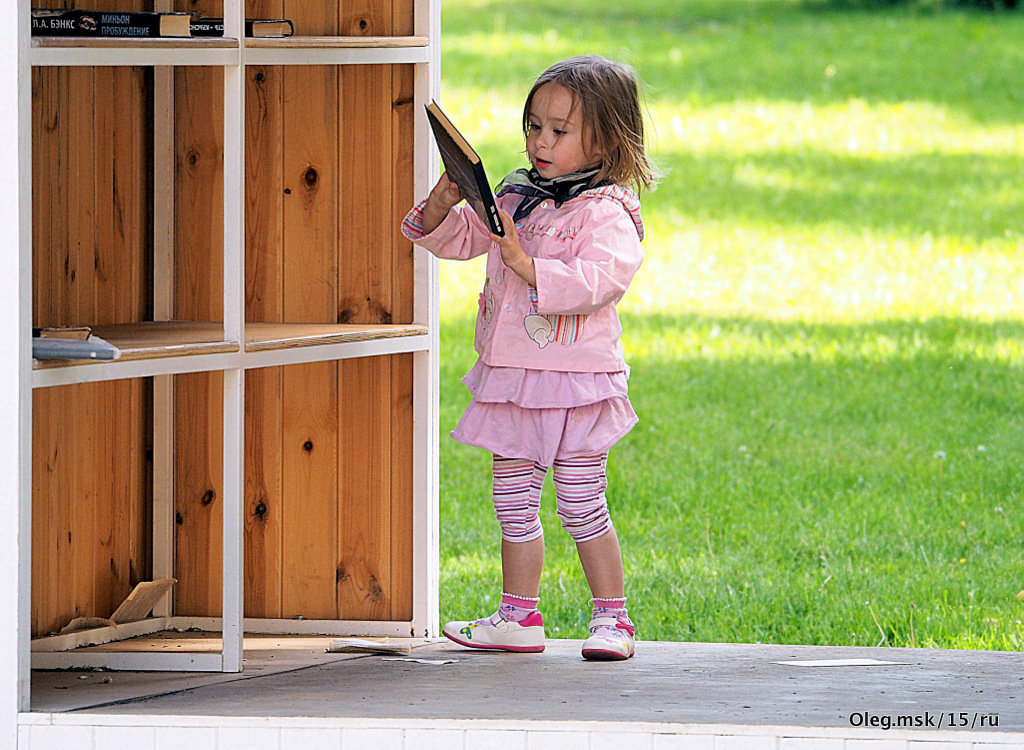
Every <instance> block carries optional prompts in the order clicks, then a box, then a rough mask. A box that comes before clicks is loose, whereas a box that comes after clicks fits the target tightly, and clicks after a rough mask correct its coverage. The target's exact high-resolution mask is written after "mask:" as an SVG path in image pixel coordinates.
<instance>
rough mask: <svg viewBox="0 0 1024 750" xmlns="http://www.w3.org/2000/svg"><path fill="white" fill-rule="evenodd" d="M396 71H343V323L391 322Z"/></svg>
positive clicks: (340, 310)
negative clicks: (391, 93)
mask: <svg viewBox="0 0 1024 750" xmlns="http://www.w3.org/2000/svg"><path fill="white" fill-rule="evenodd" d="M390 90H391V70H390V66H386V65H360V66H349V67H345V68H342V69H341V94H340V96H339V97H338V101H339V108H338V120H339V122H340V123H342V128H343V132H344V137H343V139H342V141H341V144H340V146H339V149H340V152H341V156H340V163H341V167H342V174H341V183H342V184H343V185H344V186H345V190H344V191H343V198H342V199H341V200H340V203H339V206H338V214H339V216H340V217H341V226H340V236H339V245H340V247H341V248H342V252H341V259H340V262H339V264H338V275H339V281H338V286H339V289H340V294H339V301H338V322H340V323H391V322H392V319H393V318H392V310H391V306H392V302H393V299H392V287H391V261H390V258H391V252H392V249H391V247H390V244H391V238H392V232H391V227H390V224H389V222H390V220H391V218H392V216H393V211H392V200H391V199H392V191H391V179H392V169H391V159H392V143H391V100H390V97H389V95H388V92H389V91H390Z"/></svg>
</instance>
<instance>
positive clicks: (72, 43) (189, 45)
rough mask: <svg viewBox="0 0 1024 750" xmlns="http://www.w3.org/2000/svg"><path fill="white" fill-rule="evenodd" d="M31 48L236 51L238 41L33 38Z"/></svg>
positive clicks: (185, 38)
mask: <svg viewBox="0 0 1024 750" xmlns="http://www.w3.org/2000/svg"><path fill="white" fill-rule="evenodd" d="M32 46H33V47H35V48H40V49H63V48H82V49H108V48H112V47H117V48H120V49H167V48H168V47H174V48H180V49H183V50H184V49H195V48H197V47H198V48H200V49H237V47H238V40H237V39H232V38H230V37H227V38H225V37H213V38H210V37H145V38H141V39H140V38H133V39H124V38H120V37H77V36H34V37H32Z"/></svg>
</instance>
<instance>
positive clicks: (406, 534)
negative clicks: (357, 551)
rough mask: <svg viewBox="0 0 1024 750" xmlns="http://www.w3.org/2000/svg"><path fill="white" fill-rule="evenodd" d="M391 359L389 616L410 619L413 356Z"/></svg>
mask: <svg viewBox="0 0 1024 750" xmlns="http://www.w3.org/2000/svg"><path fill="white" fill-rule="evenodd" d="M390 359H391V368H392V369H391V476H390V479H391V526H390V529H389V532H390V535H391V545H390V547H391V559H390V562H391V619H392V620H411V619H412V596H413V592H412V582H413V565H414V560H413V528H412V519H413V466H414V463H413V459H414V456H413V430H414V422H413V403H412V394H413V355H412V354H397V355H395V356H393V357H391V358H390Z"/></svg>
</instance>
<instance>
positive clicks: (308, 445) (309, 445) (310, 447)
mask: <svg viewBox="0 0 1024 750" xmlns="http://www.w3.org/2000/svg"><path fill="white" fill-rule="evenodd" d="M302 450H304V451H306V453H312V452H313V441H312V440H307V441H306V442H304V443H303V444H302Z"/></svg>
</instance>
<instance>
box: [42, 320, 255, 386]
mask: <svg viewBox="0 0 1024 750" xmlns="http://www.w3.org/2000/svg"><path fill="white" fill-rule="evenodd" d="M92 331H93V333H94V334H95V335H97V336H99V337H100V338H102V339H106V340H107V341H109V342H110V343H111V344H113V345H114V346H116V347H117V348H118V349H120V350H121V356H120V358H119V359H116V360H114V361H107V362H98V361H95V360H86V359H75V360H34V361H33V363H32V365H33V368H34V370H35V371H34V373H33V379H32V386H33V388H46V387H51V386H58V385H70V384H72V383H90V382H100V381H105V380H122V379H124V378H138V377H148V376H151V375H167V374H174V373H184V372H202V371H210V370H223V369H227V368H230V367H238V366H240V360H238V359H237V358H238V357H239V356H240V350H241V347H240V346H239V345H238V343H237V342H235V341H225V340H224V328H223V326H222V325H221V324H220V323H196V322H190V321H166V322H143V323H124V324H120V325H106V326H93V327H92Z"/></svg>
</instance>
